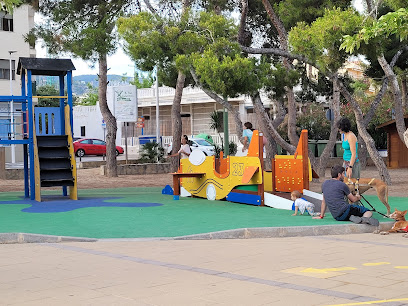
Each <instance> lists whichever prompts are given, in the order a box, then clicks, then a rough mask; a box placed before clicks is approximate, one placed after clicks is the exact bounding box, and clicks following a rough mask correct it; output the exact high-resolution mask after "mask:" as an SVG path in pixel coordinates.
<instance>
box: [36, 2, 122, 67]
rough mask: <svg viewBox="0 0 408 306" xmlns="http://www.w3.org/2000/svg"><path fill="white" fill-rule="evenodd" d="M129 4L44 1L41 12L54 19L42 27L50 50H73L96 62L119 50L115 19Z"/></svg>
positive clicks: (55, 51) (52, 51)
mask: <svg viewBox="0 0 408 306" xmlns="http://www.w3.org/2000/svg"><path fill="white" fill-rule="evenodd" d="M127 5H128V1H127V0H111V1H102V0H93V1H83V0H60V1H55V0H44V1H41V3H40V7H39V11H40V13H42V14H44V15H45V16H47V17H50V18H51V22H52V24H51V27H49V28H47V27H46V26H43V27H40V28H39V29H38V33H39V34H40V36H41V37H42V38H43V39H44V40H45V43H46V44H47V46H48V47H49V52H50V53H53V54H59V53H63V52H67V51H69V52H72V53H73V54H75V55H76V56H78V57H80V58H82V59H84V60H91V61H94V62H95V61H97V60H98V59H99V55H100V54H106V55H108V54H112V53H113V52H114V51H115V50H116V46H117V37H116V33H115V31H114V28H115V21H116V18H117V17H118V16H119V15H121V12H123V10H124V9H125V8H126V6H127Z"/></svg>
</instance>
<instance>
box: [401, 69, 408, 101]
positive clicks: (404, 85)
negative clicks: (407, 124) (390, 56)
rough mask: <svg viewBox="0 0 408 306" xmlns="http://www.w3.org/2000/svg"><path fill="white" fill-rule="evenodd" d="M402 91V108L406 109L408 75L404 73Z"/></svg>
mask: <svg viewBox="0 0 408 306" xmlns="http://www.w3.org/2000/svg"><path fill="white" fill-rule="evenodd" d="M401 93H402V108H403V109H406V108H407V107H408V102H407V100H408V86H407V76H406V75H403V76H402V78H401Z"/></svg>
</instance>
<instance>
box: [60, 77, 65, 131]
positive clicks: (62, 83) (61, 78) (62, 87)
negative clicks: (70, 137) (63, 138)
mask: <svg viewBox="0 0 408 306" xmlns="http://www.w3.org/2000/svg"><path fill="white" fill-rule="evenodd" d="M59 94H60V96H63V95H64V76H63V75H60V76H59ZM59 100H60V118H61V133H62V134H63V135H65V113H64V106H65V101H64V98H60V99H59Z"/></svg>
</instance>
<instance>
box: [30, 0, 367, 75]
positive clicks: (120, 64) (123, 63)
mask: <svg viewBox="0 0 408 306" xmlns="http://www.w3.org/2000/svg"><path fill="white" fill-rule="evenodd" d="M353 5H354V7H355V8H356V9H357V10H358V11H360V12H361V11H362V10H363V5H362V0H354V1H353ZM34 20H35V22H36V23H37V22H40V21H41V16H40V15H39V14H36V16H35V19H34ZM36 51H37V57H46V51H45V49H44V48H43V47H42V44H41V42H39V43H37V44H36ZM64 58H66V56H65V57H64ZM72 62H73V63H74V66H75V68H76V70H75V71H73V76H77V75H83V74H97V73H98V66H97V64H96V66H95V67H92V63H89V62H84V61H83V60H81V59H75V58H72ZM108 69H109V70H108V74H117V75H124V74H126V75H127V76H133V74H134V63H133V61H132V60H131V59H130V57H129V56H128V55H126V54H125V53H124V52H123V48H122V46H119V47H118V50H117V51H116V53H115V54H113V55H112V56H109V57H108Z"/></svg>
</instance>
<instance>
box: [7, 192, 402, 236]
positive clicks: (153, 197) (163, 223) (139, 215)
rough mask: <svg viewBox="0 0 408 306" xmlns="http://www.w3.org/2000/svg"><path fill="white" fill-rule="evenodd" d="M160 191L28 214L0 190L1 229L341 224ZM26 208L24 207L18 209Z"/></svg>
mask: <svg viewBox="0 0 408 306" xmlns="http://www.w3.org/2000/svg"><path fill="white" fill-rule="evenodd" d="M161 189H162V188H116V189H92V190H80V191H79V197H80V200H84V201H85V202H90V203H93V201H94V200H93V199H94V198H116V199H110V200H107V201H105V203H106V202H114V203H115V205H116V204H118V203H119V205H120V204H121V203H139V204H145V203H156V205H157V204H161V206H151V207H120V206H115V207H109V206H108V207H106V206H98V207H85V208H77V205H79V203H84V202H80V201H79V202H78V203H74V202H76V201H70V203H68V204H64V205H65V206H67V205H68V206H69V209H72V208H77V209H73V210H68V211H62V212H41V211H42V210H44V209H45V211H47V205H48V203H47V201H45V202H41V203H39V204H38V205H37V204H36V205H37V206H38V207H37V208H38V209H39V210H37V211H36V212H28V211H29V210H30V209H31V206H32V202H31V203H28V204H27V203H25V204H21V203H22V202H23V201H22V200H23V199H22V197H23V195H24V194H23V193H22V192H3V193H0V233H11V232H22V233H34V234H46V235H61V236H74V237H89V238H142V237H177V236H184V235H192V234H200V233H208V232H215V231H222V230H230V229H238V228H253V227H286V226H316V225H327V224H339V222H338V221H335V220H334V219H333V218H331V217H330V216H328V217H327V218H324V219H323V220H314V219H312V218H311V217H310V216H308V215H303V216H291V214H292V212H291V211H288V210H279V209H274V208H269V207H257V206H252V205H244V204H236V203H230V202H226V201H207V200H205V199H198V198H180V200H179V201H173V197H172V196H170V195H162V194H161ZM43 194H48V195H51V194H56V192H48V193H45V192H44V193H43ZM58 194H59V193H58ZM366 198H367V199H368V200H369V201H370V202H371V204H373V205H374V207H375V208H376V209H377V210H378V211H380V212H383V213H385V212H386V211H385V207H384V206H383V204H382V203H381V202H380V201H379V200H378V199H377V197H376V196H366ZM54 202H55V201H54ZM96 202H98V201H96ZM389 202H390V205H391V208H392V209H394V207H396V208H398V209H400V210H405V209H408V198H399V197H390V199H389ZM98 203H99V202H98ZM56 205H57V206H58V205H59V204H58V203H57V204H56ZM61 205H62V204H61ZM124 205H125V204H124ZM33 207H34V206H33ZM78 207H79V206H78ZM57 208H58V207H57ZM24 209H25V210H27V211H22V210H24ZM374 217H376V218H377V219H379V220H380V221H386V220H387V219H384V218H383V217H382V216H381V215H379V214H376V213H375V214H374ZM387 221H388V220H387Z"/></svg>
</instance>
